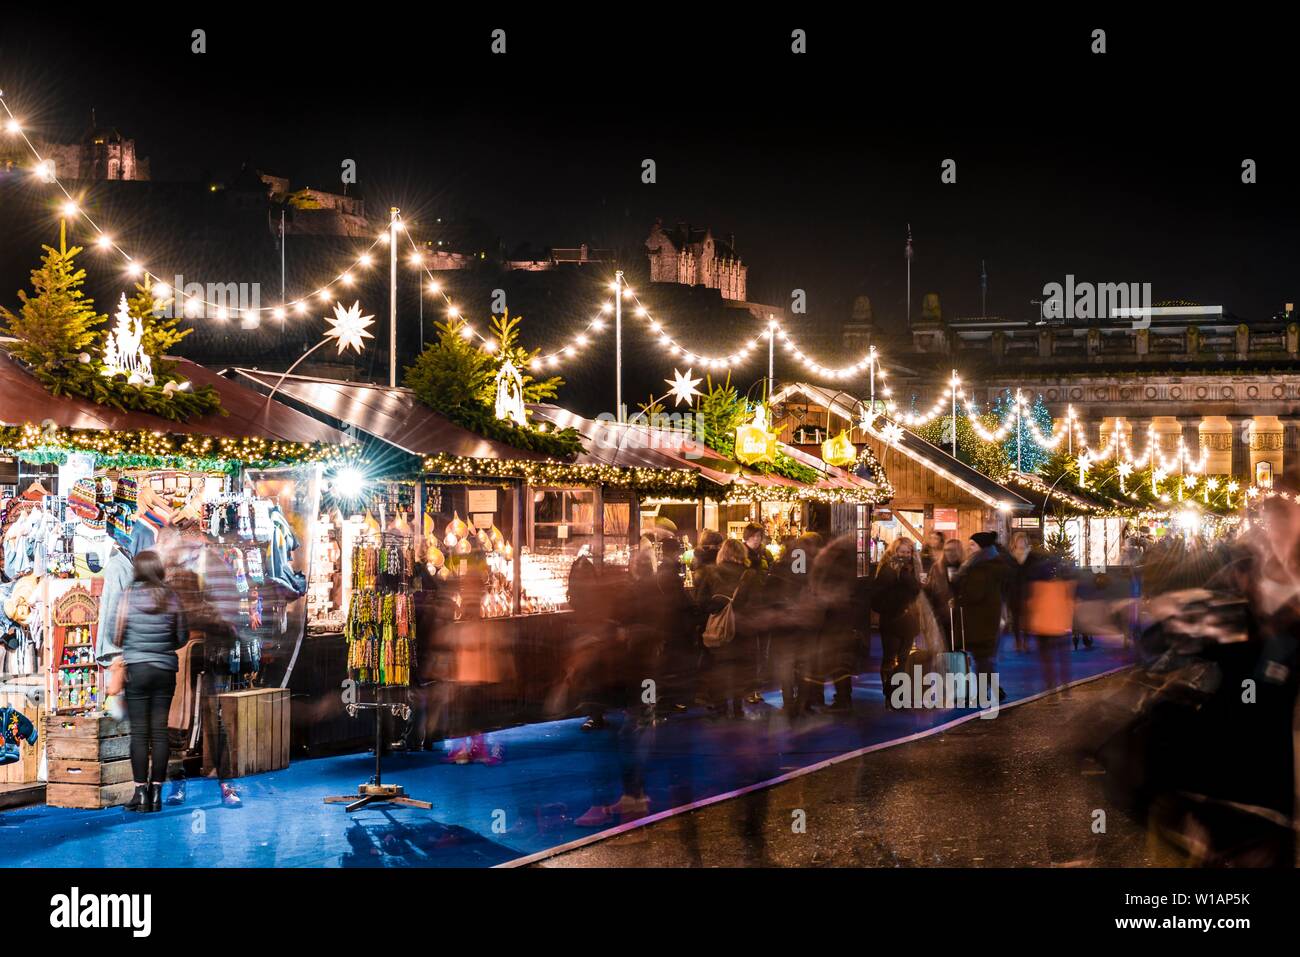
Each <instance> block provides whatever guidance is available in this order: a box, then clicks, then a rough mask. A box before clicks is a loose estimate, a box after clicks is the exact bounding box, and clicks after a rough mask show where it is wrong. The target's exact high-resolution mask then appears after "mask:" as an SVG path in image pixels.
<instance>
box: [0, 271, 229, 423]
mask: <svg viewBox="0 0 1300 957" xmlns="http://www.w3.org/2000/svg"><path fill="white" fill-rule="evenodd" d="M44 249H45V255H44V256H43V257H42V259H41V265H40V266H39V267H38V268H36V269H33V270H32V289H33V290H34V294H33V295H28V294H27V293H26V292H25V291H20V292H19V293H18V300H19V302H20V304H21V305H20V306H19V309H18V311H17V312H16V313H15V312H13V311H11V310H9V309H6V308H5V307H4V306H0V320H2V321H3V326H4V331H5V332H6V333H7V334H9V335H10V336H12V337H13V338H14V340H15V341H14V343H13V344H12V345H11V346H10V347H9V351H10V353H11V354H12V355H13V356H14V357H15V358H17V359H19V360H20V361H21V362H23V363H24V364H25V365H26V366H27V367H28V369H30V370H31V373H32V375H34V376H35V377H36V378H37V380H39V381H40V382H41V384H42V385H44V386H45V387H46V388H47V389H49V390H50V392H52V393H53V394H54V395H78V396H81V397H82V398H85V399H89V400H90V401H92V402H96V403H98V404H100V405H107V406H112V407H113V408H115V409H120V410H122V411H128V410H130V411H137V412H148V413H150V414H152V415H156V416H159V417H161V418H164V419H170V420H172V421H175V422H184V421H186V420H188V419H191V418H194V417H195V416H201V415H208V414H211V413H214V412H221V396H220V394H219V393H218V392H217V391H216V390H215V389H213V388H212V387H211V386H205V387H203V388H202V389H195V388H192V387H191V385H190V383H188V382H183V381H180V380H178V379H177V377H176V376H175V375H173V374H172V373H171V371H170V370H171V366H168V368H167V372H166V374H165V375H159V374H158V370H157V369H154V370H153V371H154V377H153V381H152V382H150V381H149V377H148V374H147V373H148V372H149V363H148V361H147V360H145V361H141V362H138V363H137V365H138V366H139V373H140V375H139V380H138V381H137V382H135V383H128V382H127V378H128V376H127V375H112V374H109V375H106V374H105V369H106V365H105V359H106V358H111V359H113V362H114V363H115V365H114V368H117V367H119V366H121V364H122V363H123V362H124V361H125V356H123V355H122V354H121V345H122V343H121V342H120V341H117V340H116V339H115V337H113V336H106V335H105V334H104V331H103V330H101V329H97V328H96V327H97V326H100V325H103V324H104V322H106V321H107V318H108V317H107V316H103V315H100V314H99V313H97V312H95V308H94V300H92V299H90V298H89V297H88V296H86V294H85V293H84V292H83V291H82V288H81V287H82V285H83V284H84V283H85V278H86V274H85V271H84V270H82V269H79V268H77V266H76V264H75V262H74V259H75V257H76V255H77V254H78V253H80V252H81V249H80V248H79V247H76V246H74V247H73V248H71V249H67V250H66V251H64V250H56V249H53V248H52V247H50V246H45V247H44ZM136 288H137V290H141V291H140V293H139V295H138V297H137V300H132V301H131V302H137V307H138V308H141V309H142V308H143V306H140V305H139V303H140V302H142V301H143V296H145V295H148V294H149V293H148V289H147V287H144V288H143V289H142V287H139V286H137V287H136ZM152 308H153V300H152V298H150V305H149V311H150V313H152ZM118 325H119V327H124V328H126V329H127V330H128V331H129V335H128V336H127V338H128V339H129V340H130V341H131V342H132V343H135V347H133V348H132V350H131V351H132V353H133V354H134V355H136V356H137V359H138V358H139V351H138V347H139V346H141V345H143V346H144V349H145V351H144V355H145V356H146V357H148V356H151V355H153V354H154V353H150V352H149V351H148V350H149V345H147V344H146V343H148V344H153V345H154V346H155V347H157V348H165V347H166V346H168V345H174V344H175V342H176V341H178V340H179V339H180V338H181V336H183V335H185V333H184V332H180V331H178V330H177V329H176V322H175V321H173V320H157V319H155V317H153V316H152V314H150V315H149V316H148V317H145V316H144V315H139V316H135V315H133V314H132V307H131V304H130V302H128V301H127V300H126V297H125V296H123V297H122V302H121V304H120V306H119V310H118ZM137 330H138V331H139V338H138V340H137V338H136V332H137ZM110 344H111V345H110ZM118 371H120V369H119V370H118Z"/></svg>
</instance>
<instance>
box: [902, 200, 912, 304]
mask: <svg viewBox="0 0 1300 957" xmlns="http://www.w3.org/2000/svg"><path fill="white" fill-rule="evenodd" d="M903 256H904V258H906V259H907V321H908V322H911V321H912V224H911V223H908V224H907V246H906V247H904V249H903Z"/></svg>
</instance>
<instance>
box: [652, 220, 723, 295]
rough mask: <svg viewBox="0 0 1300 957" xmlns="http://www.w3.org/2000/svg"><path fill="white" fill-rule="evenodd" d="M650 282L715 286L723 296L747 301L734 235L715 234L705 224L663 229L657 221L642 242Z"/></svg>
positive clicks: (682, 224)
mask: <svg viewBox="0 0 1300 957" xmlns="http://www.w3.org/2000/svg"><path fill="white" fill-rule="evenodd" d="M645 248H646V254H647V256H648V257H649V261H650V281H651V282H671V283H678V284H679V285H683V286H706V287H707V288H709V289H716V290H718V292H719V293H720V294H721V295H722V298H723V299H731V300H735V301H737V302H744V301H746V298H747V297H746V292H747V290H746V271H747V270H746V267H745V265H744V263H742V262H741V261H740V256H739V255H737V253H736V241H735V237H734V236H730V237H728V238H727V239H726V240H722V239H717V238H715V237H714V235H713V232H712V230H710V229H709V228H708V227H707V226H690V225H688V224H686V223H678V224H677V225H676V226H675V227H673V228H672V229H665V228H664V224H663V220H656V221H655V224H654V226H653V227H651V229H650V235H649V236H648V237H646V241H645Z"/></svg>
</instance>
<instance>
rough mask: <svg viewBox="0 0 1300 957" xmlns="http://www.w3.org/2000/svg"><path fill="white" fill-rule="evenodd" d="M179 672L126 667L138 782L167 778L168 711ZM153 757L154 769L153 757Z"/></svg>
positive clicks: (133, 764) (133, 768) (133, 761)
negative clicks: (151, 764) (151, 763)
mask: <svg viewBox="0 0 1300 957" xmlns="http://www.w3.org/2000/svg"><path fill="white" fill-rule="evenodd" d="M175 693H176V672H175V671H174V670H172V669H168V668H158V667H155V666H154V665H127V666H126V713H127V716H128V717H129V718H130V719H131V774H132V776H133V778H134V780H135V781H136V782H137V783H143V782H145V781H148V782H151V783H154V784H161V783H162V782H163V781H165V780H167V758H168V746H167V712H168V711H170V710H171V706H172V695H174V694H175ZM151 755H152V757H153V766H152V769H151V768H150V764H149V758H150V756H151Z"/></svg>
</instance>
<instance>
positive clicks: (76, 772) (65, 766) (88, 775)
mask: <svg viewBox="0 0 1300 957" xmlns="http://www.w3.org/2000/svg"><path fill="white" fill-rule="evenodd" d="M130 780H131V762H130V760H121V761H68V760H65V759H63V758H50V783H51V784H98V785H101V786H102V785H106V784H121V783H122V782H123V781H130Z"/></svg>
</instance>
